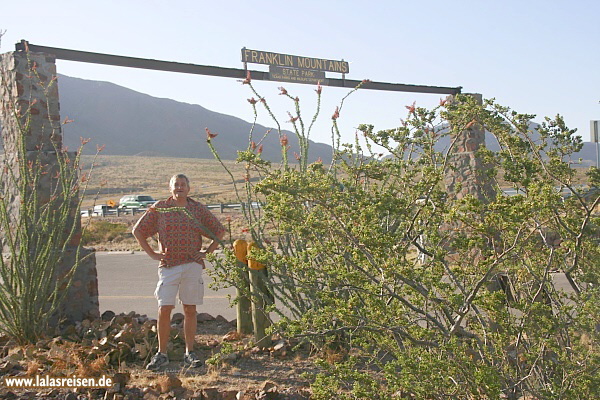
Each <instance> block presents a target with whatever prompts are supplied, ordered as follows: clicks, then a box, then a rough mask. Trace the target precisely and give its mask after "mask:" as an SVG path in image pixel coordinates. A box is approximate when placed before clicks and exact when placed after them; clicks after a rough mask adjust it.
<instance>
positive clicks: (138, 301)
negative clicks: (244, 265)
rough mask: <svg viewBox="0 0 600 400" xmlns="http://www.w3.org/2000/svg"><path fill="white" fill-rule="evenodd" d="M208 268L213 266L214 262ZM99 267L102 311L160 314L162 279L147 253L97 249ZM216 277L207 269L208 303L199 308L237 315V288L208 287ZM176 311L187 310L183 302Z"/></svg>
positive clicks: (201, 310) (205, 280)
mask: <svg viewBox="0 0 600 400" xmlns="http://www.w3.org/2000/svg"><path fill="white" fill-rule="evenodd" d="M206 264H207V269H208V268H211V265H210V263H208V262H207V263H206ZM96 268H97V269H98V291H99V294H100V296H99V300H100V313H103V312H104V311H106V310H111V311H114V312H115V313H117V314H118V313H121V312H125V313H128V312H130V311H135V312H137V313H140V314H146V315H148V317H150V318H156V317H157V314H158V309H157V303H156V299H155V298H154V289H155V288H156V283H157V282H158V273H157V263H156V261H153V260H151V259H150V258H149V257H148V256H147V255H146V253H143V252H135V253H133V254H131V253H129V254H127V253H116V252H115V253H110V252H97V253H96ZM210 282H212V278H211V277H210V276H209V275H208V274H207V273H206V270H205V272H204V304H203V305H201V306H198V312H206V313H209V314H210V315H212V316H215V317H216V316H217V315H222V316H223V317H225V318H226V319H227V320H232V319H235V308H232V307H230V306H229V300H228V297H227V296H228V295H231V296H232V297H234V296H235V289H232V288H230V289H223V290H219V291H214V290H212V289H210V288H209V287H208V284H209V283H210ZM174 312H183V308H182V306H181V305H180V304H179V305H177V306H176V307H175V310H174Z"/></svg>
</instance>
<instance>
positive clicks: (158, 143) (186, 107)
mask: <svg viewBox="0 0 600 400" xmlns="http://www.w3.org/2000/svg"><path fill="white" fill-rule="evenodd" d="M59 91H60V108H61V116H62V117H63V118H65V117H66V116H68V117H69V119H73V120H74V121H75V123H73V124H71V125H68V126H66V129H65V143H66V144H67V145H69V146H78V145H79V140H80V139H79V138H80V136H83V137H92V138H93V143H97V144H106V148H105V150H104V154H109V155H138V154H139V155H144V156H162V157H185V158H204V159H211V158H213V155H212V153H211V152H210V149H209V148H208V146H207V145H206V133H205V131H204V129H205V128H206V127H209V128H210V129H211V130H212V131H214V132H218V133H219V138H218V140H215V141H214V144H215V146H216V148H217V150H218V151H219V155H220V156H221V157H222V158H224V159H230V160H231V159H235V158H236V156H237V151H238V150H240V149H245V148H247V147H248V133H249V132H250V127H251V124H250V123H249V122H246V121H244V120H242V119H240V118H236V117H233V116H230V115H225V114H220V113H217V112H214V111H210V110H208V109H206V108H204V107H202V106H200V105H197V104H187V103H182V102H178V101H175V100H171V99H163V98H156V97H152V96H149V95H146V94H143V93H139V92H136V91H134V90H131V89H127V88H124V87H121V86H118V85H115V84H112V83H109V82H97V81H90V80H84V79H79V78H72V77H68V76H64V75H61V76H60V77H59ZM266 131H267V127H264V126H260V125H257V126H256V128H255V132H257V133H256V134H257V136H258V137H260V136H262V135H263V134H264V132H266ZM287 133H288V138H289V143H290V145H291V146H292V148H291V150H290V151H298V150H297V147H298V146H297V140H295V139H296V138H295V135H294V134H292V133H291V132H287ZM259 135H260V136H259ZM263 145H264V151H263V155H264V158H266V159H269V155H272V157H271V160H272V161H279V160H280V157H279V155H280V154H281V150H280V144H279V137H278V136H277V133H276V132H275V131H273V132H272V133H271V134H270V135H269V136H268V137H267V138H266V139H265V141H264V142H263ZM95 148H96V146H90V148H89V149H88V152H92V151H94V150H95ZM311 157H312V158H313V159H314V160H316V159H317V158H319V157H321V158H322V159H323V160H327V159H330V158H331V147H330V146H328V145H324V144H320V143H311Z"/></svg>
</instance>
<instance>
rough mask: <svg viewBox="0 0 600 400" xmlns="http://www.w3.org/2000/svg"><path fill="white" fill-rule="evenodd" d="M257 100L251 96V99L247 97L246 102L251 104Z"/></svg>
mask: <svg viewBox="0 0 600 400" xmlns="http://www.w3.org/2000/svg"><path fill="white" fill-rule="evenodd" d="M257 102H258V101H257V100H256V99H255V98H254V97H253V98H251V99H248V103H250V104H252V105H254V104H256V103H257Z"/></svg>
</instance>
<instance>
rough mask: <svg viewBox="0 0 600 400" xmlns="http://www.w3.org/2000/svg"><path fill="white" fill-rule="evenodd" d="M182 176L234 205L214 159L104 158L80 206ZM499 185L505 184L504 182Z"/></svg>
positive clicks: (156, 193) (162, 190) (581, 175)
mask: <svg viewBox="0 0 600 400" xmlns="http://www.w3.org/2000/svg"><path fill="white" fill-rule="evenodd" d="M92 161H93V156H83V163H84V170H86V169H87V168H86V167H85V165H87V166H88V167H89V165H91V163H92ZM224 163H225V165H226V166H227V168H229V169H230V171H231V172H232V174H233V177H234V179H235V180H236V183H237V184H238V188H243V182H244V178H243V176H244V165H243V164H238V163H236V162H235V161H231V160H225V161H224ZM575 170H576V177H575V179H574V183H579V184H582V183H585V182H586V181H587V179H586V177H585V172H586V171H587V168H575ZM177 173H183V174H186V175H187V176H188V178H189V179H190V186H191V189H192V190H191V192H190V195H191V196H192V197H194V198H196V199H198V200H200V201H201V202H203V203H205V204H217V203H236V202H237V201H238V200H237V198H236V196H235V190H234V185H233V183H232V181H231V177H230V176H229V174H227V172H226V171H225V170H224V168H223V166H222V165H221V164H220V163H219V162H218V161H216V160H208V159H198V158H171V157H139V156H106V155H100V156H98V158H97V159H96V161H95V167H94V171H93V173H92V178H91V181H90V184H89V187H88V190H87V192H86V194H85V197H84V204H83V206H84V207H89V206H90V205H91V204H93V203H94V198H95V197H96V195H97V196H98V198H97V200H96V204H106V203H107V202H108V201H109V200H113V201H115V202H117V203H118V201H119V199H120V198H121V197H122V196H124V195H126V194H147V195H150V196H153V197H154V198H156V199H164V198H167V197H168V196H169V188H168V184H169V179H170V178H171V176H173V175H175V174H177ZM500 184H501V185H502V184H504V185H505V186H507V187H508V186H510V185H507V184H506V183H505V182H502V181H501V182H500Z"/></svg>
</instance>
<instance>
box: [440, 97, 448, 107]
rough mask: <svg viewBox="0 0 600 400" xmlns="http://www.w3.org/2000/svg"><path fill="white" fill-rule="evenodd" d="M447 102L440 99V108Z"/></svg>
mask: <svg viewBox="0 0 600 400" xmlns="http://www.w3.org/2000/svg"><path fill="white" fill-rule="evenodd" d="M447 102H448V99H440V107H443V106H445V105H446V103H447Z"/></svg>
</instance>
